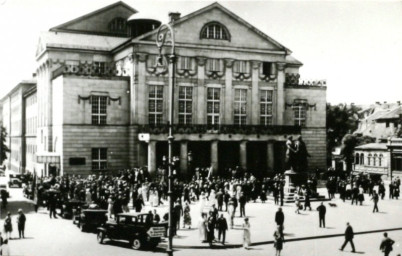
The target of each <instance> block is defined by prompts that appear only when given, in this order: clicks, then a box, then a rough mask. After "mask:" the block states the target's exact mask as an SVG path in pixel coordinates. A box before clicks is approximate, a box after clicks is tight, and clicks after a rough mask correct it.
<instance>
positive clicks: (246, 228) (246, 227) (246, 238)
mask: <svg viewBox="0 0 402 256" xmlns="http://www.w3.org/2000/svg"><path fill="white" fill-rule="evenodd" d="M250 237H251V236H250V223H249V222H248V218H244V223H243V247H244V249H248V248H249V247H250V245H251V238H250Z"/></svg>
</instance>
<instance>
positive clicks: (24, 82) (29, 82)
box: [0, 79, 36, 103]
mask: <svg viewBox="0 0 402 256" xmlns="http://www.w3.org/2000/svg"><path fill="white" fill-rule="evenodd" d="M23 85H28V89H30V88H32V87H35V88H36V79H27V80H22V81H21V82H19V83H18V84H17V85H16V86H14V88H13V89H11V90H10V91H9V92H8V93H7V94H6V95H5V96H4V97H3V98H1V99H0V103H2V102H3V101H4V100H5V99H7V97H9V96H10V95H12V94H13V93H14V92H15V91H17V90H18V89H19V88H20V87H21V86H23ZM28 89H27V90H28ZM23 93H24V92H23Z"/></svg>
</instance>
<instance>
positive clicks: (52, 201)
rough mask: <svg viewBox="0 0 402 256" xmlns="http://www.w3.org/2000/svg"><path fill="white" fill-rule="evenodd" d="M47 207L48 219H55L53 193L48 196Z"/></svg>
mask: <svg viewBox="0 0 402 256" xmlns="http://www.w3.org/2000/svg"><path fill="white" fill-rule="evenodd" d="M48 207H49V217H50V218H52V216H53V218H55V219H57V216H56V195H55V194H54V193H52V194H50V195H49V202H48Z"/></svg>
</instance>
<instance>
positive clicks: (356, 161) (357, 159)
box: [355, 153, 360, 164]
mask: <svg viewBox="0 0 402 256" xmlns="http://www.w3.org/2000/svg"><path fill="white" fill-rule="evenodd" d="M359 158H360V155H359V153H356V157H355V164H359V163H360V159H359Z"/></svg>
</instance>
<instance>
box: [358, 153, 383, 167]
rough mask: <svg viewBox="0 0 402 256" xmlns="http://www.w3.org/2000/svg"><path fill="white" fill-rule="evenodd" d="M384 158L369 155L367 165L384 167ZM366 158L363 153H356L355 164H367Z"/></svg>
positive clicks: (380, 155)
mask: <svg viewBox="0 0 402 256" xmlns="http://www.w3.org/2000/svg"><path fill="white" fill-rule="evenodd" d="M383 158H384V156H383V155H382V154H379V155H377V154H374V155H372V154H368V155H367V164H366V165H372V166H382V165H383ZM364 161H365V157H364V154H363V153H360V154H359V153H356V155H355V164H360V165H364V164H365V162H364Z"/></svg>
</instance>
